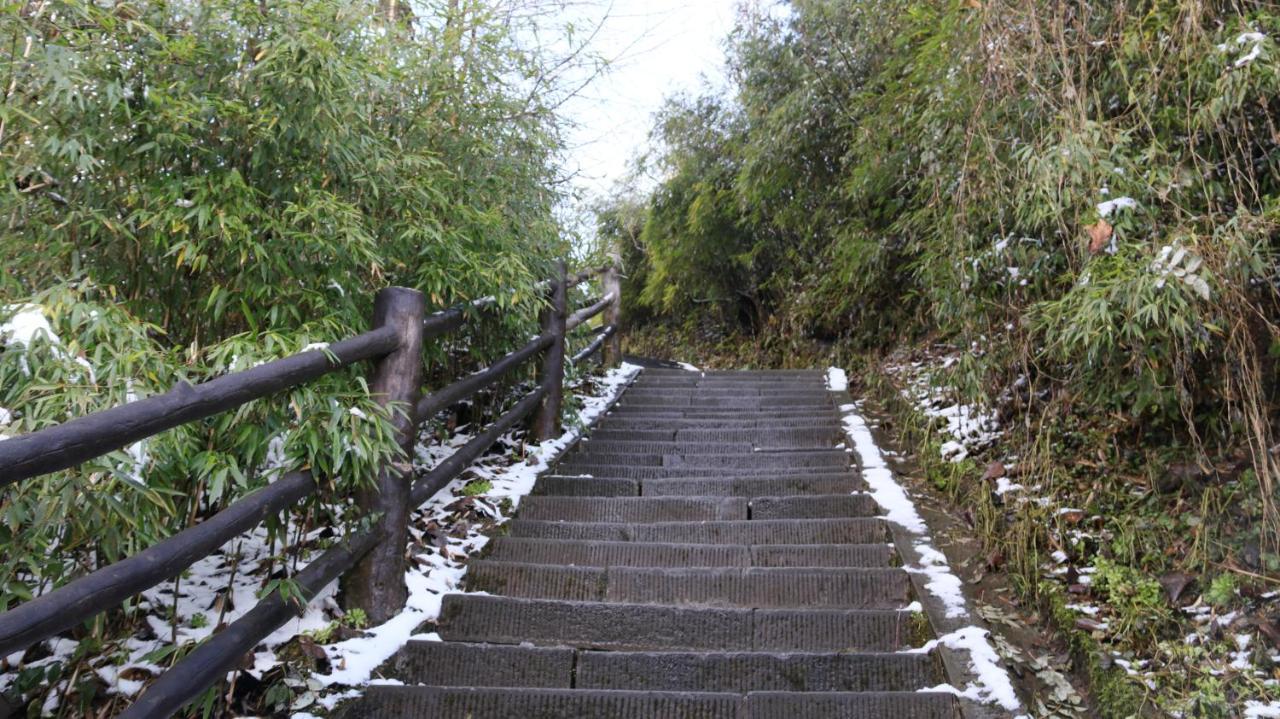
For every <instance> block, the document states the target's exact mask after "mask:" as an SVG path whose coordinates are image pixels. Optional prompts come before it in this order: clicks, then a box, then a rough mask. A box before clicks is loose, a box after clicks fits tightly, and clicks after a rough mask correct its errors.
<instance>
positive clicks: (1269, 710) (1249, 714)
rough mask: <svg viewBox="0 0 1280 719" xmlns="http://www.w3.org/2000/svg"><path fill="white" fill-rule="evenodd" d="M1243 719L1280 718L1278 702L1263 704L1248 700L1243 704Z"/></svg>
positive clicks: (1279, 704) (1279, 702)
mask: <svg viewBox="0 0 1280 719" xmlns="http://www.w3.org/2000/svg"><path fill="white" fill-rule="evenodd" d="M1244 717H1245V719H1276V718H1277V717H1280V701H1270V702H1267V703H1266V704H1263V703H1262V702H1259V701H1253V700H1248V701H1246V702H1245V703H1244Z"/></svg>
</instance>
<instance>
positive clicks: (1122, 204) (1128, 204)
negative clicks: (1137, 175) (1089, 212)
mask: <svg viewBox="0 0 1280 719" xmlns="http://www.w3.org/2000/svg"><path fill="white" fill-rule="evenodd" d="M1137 206H1138V201H1137V200H1135V199H1133V198H1132V197H1117V198H1116V199H1114V200H1107V201H1106V202H1099V203H1098V216H1100V217H1110V216H1111V213H1112V212H1115V211H1116V210H1119V209H1123V210H1132V209H1133V208H1135V207H1137Z"/></svg>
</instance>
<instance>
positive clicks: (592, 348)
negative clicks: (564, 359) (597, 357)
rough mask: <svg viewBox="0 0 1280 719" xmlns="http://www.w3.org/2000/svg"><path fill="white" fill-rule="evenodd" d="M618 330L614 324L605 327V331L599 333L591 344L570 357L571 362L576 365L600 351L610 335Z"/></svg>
mask: <svg viewBox="0 0 1280 719" xmlns="http://www.w3.org/2000/svg"><path fill="white" fill-rule="evenodd" d="M617 331H618V328H617V327H614V326H613V325H609V326H608V327H605V328H604V332H601V333H600V334H599V335H597V336H596V338H595V339H594V340H592V342H591V344H589V345H587V346H586V347H584V348H583V349H582V351H581V352H579V353H578V354H576V355H574V356H572V357H570V358H569V364H571V365H576V364H578V363H579V362H581V361H582V360H584V359H586V358H588V357H590V356H591V355H593V354H595V353H596V352H598V351H599V350H600V348H601V347H604V343H605V341H606V340H608V339H609V338H610V337H612V336H613V334H614V333H615V332H617Z"/></svg>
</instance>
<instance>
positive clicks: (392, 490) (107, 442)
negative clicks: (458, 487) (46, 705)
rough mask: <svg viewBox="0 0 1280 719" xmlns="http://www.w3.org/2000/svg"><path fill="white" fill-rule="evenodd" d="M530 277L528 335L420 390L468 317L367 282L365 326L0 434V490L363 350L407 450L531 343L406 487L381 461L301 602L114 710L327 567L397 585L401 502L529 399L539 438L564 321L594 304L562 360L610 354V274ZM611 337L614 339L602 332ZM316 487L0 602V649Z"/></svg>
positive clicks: (375, 388)
mask: <svg viewBox="0 0 1280 719" xmlns="http://www.w3.org/2000/svg"><path fill="white" fill-rule="evenodd" d="M597 275H600V276H601V279H602V285H603V289H604V296H603V297H602V298H600V299H599V300H596V301H594V302H592V303H590V304H589V305H588V306H586V307H584V308H582V309H580V310H578V311H577V312H575V313H574V314H573V315H571V316H570V315H569V314H568V311H567V309H568V308H567V306H566V305H567V301H566V297H567V291H568V289H569V288H570V287H573V286H576V285H578V284H581V283H582V282H585V281H587V280H588V279H591V278H592V277H595V276H597ZM539 287H540V288H544V289H546V291H547V292H548V295H549V299H550V300H551V302H550V306H549V307H548V308H547V309H546V310H544V312H543V317H542V328H543V330H542V332H541V333H540V334H539V336H538V337H536V338H534V339H533V340H532V341H531V342H529V343H528V344H526V345H525V346H523V347H521V348H519V349H517V350H515V351H513V352H511V353H510V354H508V355H506V356H505V357H503V358H502V359H499V360H498V361H497V362H495V363H493V364H492V365H491V366H490V367H489V368H487V369H485V370H482V371H480V372H477V373H475V374H472V375H469V376H467V377H464V378H461V379H459V380H457V381H455V382H454V383H452V384H450V385H448V386H447V387H445V388H443V389H441V390H439V391H437V392H435V393H433V394H431V395H429V396H427V397H425V398H421V400H419V398H418V395H419V394H420V385H421V381H422V375H423V368H422V357H421V348H422V345H423V343H424V342H426V341H427V340H430V339H433V338H435V337H438V336H440V335H442V334H445V333H447V332H451V331H453V330H456V329H459V328H461V327H462V326H463V325H464V324H465V323H466V321H467V318H468V317H467V313H466V311H464V310H463V309H461V308H451V309H449V310H444V311H442V312H437V313H434V314H430V315H427V314H425V312H424V305H425V299H424V297H423V295H422V293H420V292H417V291H416V290H410V289H406V288H400V287H390V288H386V289H384V290H382V291H380V292H379V293H378V296H377V298H376V301H375V310H374V324H375V327H374V329H372V330H370V331H369V332H365V333H363V334H361V335H358V336H356V337H352V338H349V339H345V340H342V341H340V342H335V343H333V344H331V345H329V346H327V347H324V348H321V349H313V350H309V351H304V352H301V353H299V354H297V355H293V356H291V357H286V358H284V359H280V360H276V361H274V362H270V363H267V364H264V365H261V366H259V367H254V368H252V369H248V370H245V371H243V372H237V373H234V374H230V375H227V376H224V377H219V378H217V379H214V380H211V381H209V382H205V383H202V384H200V385H196V386H192V385H190V384H187V383H185V382H184V383H180V384H179V385H177V386H176V387H174V388H173V389H172V390H170V391H169V392H167V393H166V394H163V395H157V396H155V397H150V398H147V399H142V400H138V401H135V402H129V403H127V404H124V405H121V406H119V407H114V408H112V409H109V410H105V411H103V412H97V413H94V414H91V415H87V416H84V417H79V418H77V419H73V420H71V421H68V422H65V423H63V424H61V425H58V426H56V427H50V428H48V429H44V430H40V431H38V432H33V433H31V434H27V435H21V436H17V437H13V438H10V439H8V440H7V441H5V442H0V488H2V487H4V486H6V485H9V484H13V483H16V482H19V481H22V480H25V479H30V478H32V477H35V476H38V475H41V474H47V473H49V472H55V471H58V470H61V469H66V468H68V467H72V466H75V465H76V464H79V463H80V462H83V461H86V460H88V459H92V458H94V457H97V456H100V455H102V454H105V453H107V452H110V451H113V450H116V449H119V448H121V447H124V446H127V445H129V444H131V443H133V442H137V441H139V440H142V439H145V438H147V437H150V436H152V435H155V434H157V433H159V432H162V431H164V430H167V429H171V428H173V427H177V426H179V425H182V424H186V423H188V422H193V421H197V420H200V419H203V418H205V417H209V416H211V415H214V414H218V413H220V412H225V411H227V410H230V409H234V408H236V407H238V406H240V405H242V404H245V403H248V402H251V401H254V400H257V399H261V398H263V397H267V396H270V395H273V394H276V393H278V392H281V391H283V390H286V389H289V388H292V387H296V386H298V385H301V384H305V383H307V382H310V381H312V380H315V379H316V378H318V377H321V376H323V375H325V374H328V373H330V372H334V371H337V370H339V369H341V368H343V367H348V366H350V365H353V364H355V363H357V362H360V361H363V360H374V361H376V362H377V364H376V365H375V366H374V368H373V371H372V373H371V380H370V383H369V384H370V390H371V392H372V393H373V394H375V395H376V396H377V397H378V399H379V401H380V402H382V403H383V404H384V405H386V404H389V403H392V402H405V403H407V404H409V405H410V406H413V407H414V409H415V411H414V412H413V416H412V417H401V418H399V424H398V425H397V430H398V433H399V437H400V439H401V447H402V448H403V449H405V451H406V452H408V451H410V450H411V448H412V443H413V438H414V437H415V436H416V434H417V425H418V424H419V423H421V422H422V421H424V420H425V419H428V418H429V417H431V416H432V415H434V414H435V413H436V412H439V411H440V410H442V409H444V408H446V407H448V406H450V405H452V404H454V403H457V402H460V401H462V400H465V399H467V398H468V397H471V396H472V395H474V394H475V393H477V392H479V391H480V390H482V389H484V388H485V387H487V386H489V385H491V384H493V383H494V382H495V381H497V380H498V379H499V378H501V377H502V376H504V375H505V374H507V373H508V372H510V371H512V370H513V369H515V368H516V367H518V366H520V365H521V364H523V363H524V362H526V361H527V360H529V359H531V358H532V357H533V356H534V355H536V354H539V353H541V354H542V355H543V365H542V369H541V373H540V377H539V382H538V386H537V388H536V389H534V390H533V391H532V392H530V393H528V394H527V395H526V396H525V397H524V398H522V399H521V400H520V401H519V402H518V403H516V405H515V406H514V407H512V408H511V409H510V410H508V411H507V412H506V413H505V414H503V415H502V416H501V417H499V418H498V419H496V420H495V421H494V422H493V423H492V424H490V425H489V426H488V427H487V428H486V429H485V431H483V432H481V433H480V434H478V435H477V436H476V437H474V438H472V439H471V440H470V441H469V442H467V443H466V444H465V445H463V446H462V447H460V448H459V449H458V450H457V451H456V452H454V454H453V455H452V456H450V457H449V458H448V459H447V460H445V461H444V462H442V463H440V464H439V465H437V466H436V467H434V468H433V469H432V470H431V471H430V472H428V473H427V474H426V475H424V476H423V477H421V478H420V479H418V480H417V481H416V482H414V483H413V484H412V485H410V484H409V483H408V482H407V481H405V479H406V477H405V474H406V472H407V469H406V468H407V466H408V465H407V463H405V464H396V465H394V466H388V467H383V468H382V469H381V470H380V471H379V476H378V489H379V491H377V492H371V493H369V494H370V496H368V497H358V498H357V504H358V506H359V507H360V509H361V510H362V512H363V513H364V514H366V515H370V516H378V517H379V519H378V520H377V521H376V522H375V523H374V524H372V525H371V526H368V527H366V528H364V529H361V530H359V531H356V532H353V533H351V534H349V535H348V536H346V537H344V538H342V539H341V540H339V541H338V542H336V543H335V544H334V545H333V546H332V547H330V548H329V549H328V550H327V551H325V552H324V553H323V554H321V555H320V556H319V557H317V558H316V559H315V560H314V561H312V562H310V563H309V564H308V565H307V566H306V567H305V568H304V569H302V570H301V571H300V572H298V573H297V574H296V575H294V576H293V578H292V580H293V585H294V587H293V591H294V592H296V593H298V594H300V596H301V598H302V600H304V601H302V602H299V601H298V600H297V597H286V596H284V595H282V593H281V592H280V590H276V591H274V592H272V593H271V594H270V595H268V596H267V597H266V598H264V599H263V600H262V601H260V602H259V603H258V605H257V606H255V607H254V608H253V609H252V610H251V611H249V612H248V613H247V614H245V615H243V616H242V617H240V618H239V619H237V620H235V621H234V622H232V623H231V624H230V625H228V626H227V627H226V628H224V629H222V630H221V631H219V632H217V633H216V634H214V635H213V636H212V637H211V638H210V639H209V640H208V641H206V642H205V643H203V644H202V645H200V646H199V647H197V648H196V649H194V650H193V651H192V652H191V653H190V654H188V655H187V656H186V657H184V658H183V659H182V660H181V661H179V662H178V663H177V664H175V665H174V666H173V667H171V668H170V669H169V670H168V671H167V672H165V673H164V674H162V675H161V676H160V677H159V678H158V679H157V680H156V682H155V683H154V684H152V686H151V687H149V688H148V689H147V690H146V692H145V693H144V694H143V695H142V696H141V697H140V698H139V699H138V700H137V701H136V702H134V704H133V705H132V706H130V707H129V708H128V709H127V710H125V712H124V713H123V714H121V717H122V718H124V719H127V718H128V717H157V716H169V715H171V714H173V713H174V712H176V711H177V710H179V709H180V708H181V707H182V706H183V705H184V704H186V703H187V702H188V701H190V700H191V699H192V698H194V697H195V696H197V695H198V694H200V693H201V692H203V691H204V689H205V688H206V687H208V686H210V685H211V684H213V683H214V682H216V681H217V680H218V679H219V678H220V677H222V676H225V674H226V672H227V671H230V670H231V669H232V668H234V666H235V664H236V663H237V662H238V661H239V660H240V659H241V657H243V656H244V654H245V653H246V652H248V651H250V650H252V648H253V647H254V646H255V645H256V644H257V643H258V642H260V641H261V640H262V639H263V638H264V637H265V636H267V635H268V634H270V633H271V632H273V631H274V630H276V629H277V628H279V627H280V626H282V625H283V624H284V623H285V622H287V621H288V620H289V619H290V618H291V617H294V616H297V615H298V614H299V613H300V612H301V611H302V610H303V609H305V606H306V603H307V602H309V601H310V600H311V599H312V598H314V597H315V596H316V595H317V594H318V593H319V592H320V591H321V590H322V589H324V587H325V586H327V585H329V584H330V583H332V582H333V581H334V580H335V579H337V578H338V577H339V576H342V575H347V574H349V573H351V572H352V571H353V570H354V573H355V574H356V575H359V576H360V578H361V579H362V580H363V579H369V580H375V579H378V580H383V581H384V583H385V582H386V581H387V580H389V581H390V582H391V584H393V585H394V584H397V583H398V584H399V585H403V583H404V579H403V578H404V544H405V537H406V533H407V530H406V521H407V517H408V513H409V511H410V509H411V508H412V507H413V506H416V505H419V504H421V503H422V502H424V501H425V500H426V499H427V498H429V497H430V496H432V495H433V494H434V493H435V492H436V491H437V490H438V489H439V488H440V487H442V486H444V485H445V484H447V483H448V482H449V481H451V480H452V479H453V478H454V477H456V476H457V475H458V474H459V473H461V472H462V471H463V470H464V469H466V467H467V466H468V465H469V464H470V463H471V461H472V460H474V459H475V458H476V457H478V456H480V455H481V454H482V453H484V452H485V451H486V450H487V449H488V448H489V447H490V446H492V445H493V444H494V443H495V442H496V441H497V440H498V439H499V438H500V437H501V436H502V435H503V434H505V433H506V432H507V431H509V430H510V429H511V428H512V427H513V426H514V425H515V424H516V423H517V422H519V421H521V420H522V419H524V418H525V417H527V416H528V415H530V414H531V413H533V412H534V410H538V417H537V421H536V425H535V431H536V434H537V435H538V439H539V440H545V439H549V438H550V437H551V436H553V435H554V434H556V433H558V432H559V431H560V427H559V416H560V405H561V399H562V396H563V379H564V363H565V361H566V359H565V339H566V336H567V334H568V331H569V330H570V329H573V328H575V327H577V326H579V325H581V324H583V323H585V322H586V321H587V320H589V319H591V318H592V317H595V316H596V315H598V314H600V313H601V312H604V313H605V317H604V320H605V322H606V325H605V328H604V331H603V332H602V333H601V334H600V336H599V337H597V338H596V340H595V341H593V342H592V343H591V344H590V345H589V346H588V347H587V348H586V349H584V350H583V351H582V352H579V353H578V354H576V355H574V357H573V358H572V359H571V360H570V361H571V362H573V363H577V362H581V361H582V360H583V359H586V358H587V357H589V356H590V355H592V354H594V353H595V352H597V351H599V350H601V348H604V350H605V357H604V362H605V363H606V364H610V365H613V364H617V363H618V362H619V360H620V358H621V352H620V349H621V348H620V345H619V344H618V343H617V322H618V316H619V312H618V309H619V302H618V298H619V295H620V293H619V281H618V273H617V269H616V268H614V267H609V266H605V267H600V268H588V269H586V270H583V271H580V272H577V273H575V274H573V275H571V276H570V275H567V274H566V272H565V269H564V263H560V264H559V269H558V272H557V276H556V277H554V278H552V279H550V280H546V281H544V282H542V283H540V284H539ZM492 305H493V303H486V304H485V305H484V306H481V307H480V309H481V310H484V311H492V310H493V307H492ZM610 339H613V340H614V341H613V342H609V343H607V344H606V342H607V340H610ZM408 456H409V455H408V454H406V457H408ZM316 489H317V485H316V482H315V480H314V479H313V478H312V476H311V474H310V473H309V472H294V473H290V474H288V475H286V476H284V477H282V478H281V479H279V480H277V481H276V482H274V483H272V484H271V485H269V486H267V487H265V488H263V489H260V490H258V491H256V492H254V493H252V494H250V495H248V496H246V497H244V498H242V499H240V500H238V501H236V502H234V503H232V504H231V505H229V506H228V507H226V508H225V509H223V510H222V511H220V512H218V513H217V514H215V515H214V516H212V517H210V518H208V519H206V520H204V521H203V522H201V523H200V524H197V525H195V526H193V527H190V528H188V529H186V530H184V531H182V532H179V533H178V534H175V535H174V536H172V537H170V538H168V539H165V540H163V541H161V542H159V543H157V544H156V545H154V546H152V547H149V548H147V549H146V550H143V551H142V552H139V553H138V554H136V555H134V556H132V557H128V558H126V559H123V560H121V561H119V562H116V563H115V564H111V565H109V566H106V567H102V568H101V569H98V570H97V571H94V572H92V573H90V574H88V575H86V576H84V577H81V578H79V579H76V580H75V581H72V582H70V583H68V584H66V585H63V586H62V587H59V588H58V589H55V590H53V591H51V592H49V593H47V594H44V595H42V596H40V597H38V598H36V599H33V600H31V601H29V602H26V603H23V604H21V605H19V606H17V607H15V608H13V609H11V610H9V611H7V612H4V613H0V656H5V655H8V654H11V653H13V652H15V651H19V650H23V649H26V648H27V647H29V646H31V645H33V644H35V643H36V642H38V641H41V640H43V639H47V638H49V637H51V636H53V635H55V634H57V633H58V632H61V631H65V630H67V629H70V628H72V627H74V626H76V625H78V624H80V623H81V622H83V621H85V620H86V619H88V618H90V617H92V616H94V615H96V614H98V613H100V612H103V611H106V610H108V609H111V608H113V607H115V606H118V605H119V604H121V603H122V602H124V601H125V600H127V599H128V598H129V597H130V596H133V595H135V594H137V593H139V592H142V591H144V590H146V589H150V588H151V587H154V586H156V585H157V584H160V583H161V582H163V581H165V580H167V579H170V578H172V577H173V576H175V575H177V574H179V573H180V572H182V571H183V570H185V569H187V568H188V567H190V566H191V565H192V564H193V563H195V562H196V561H198V560H200V559H202V558H204V557H206V556H208V555H209V554H210V553H211V552H212V551H214V550H215V549H217V548H218V547H220V546H221V545H223V544H224V543H225V542H227V541H229V540H231V539H232V538H234V537H236V536H238V535H240V534H242V533H243V532H245V531H248V530H250V529H252V528H253V527H256V526H257V525H258V524H260V523H261V522H262V521H263V520H264V519H265V518H267V517H269V516H271V515H273V514H275V513H277V512H279V511H281V510H283V509H286V508H288V507H290V506H292V505H293V504H295V503H296V502H298V501H300V500H302V499H304V498H306V497H308V496H311V495H312V494H314V493H315V492H316ZM362 583H363V582H362ZM367 584H378V582H377V581H369V582H367ZM354 594H355V596H354V597H353V599H352V601H353V603H354V604H355V605H356V606H358V607H359V608H361V609H363V610H364V611H365V612H367V613H368V614H369V615H370V616H371V617H375V618H376V617H378V616H381V615H385V614H388V613H391V614H394V613H395V612H397V611H398V610H399V609H400V606H399V605H400V604H403V602H404V595H405V592H404V587H403V586H400V587H399V588H398V591H397V588H396V587H394V586H393V587H391V590H390V592H386V591H383V592H379V591H373V592H356V593H354Z"/></svg>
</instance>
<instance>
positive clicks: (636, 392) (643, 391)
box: [626, 385, 834, 402]
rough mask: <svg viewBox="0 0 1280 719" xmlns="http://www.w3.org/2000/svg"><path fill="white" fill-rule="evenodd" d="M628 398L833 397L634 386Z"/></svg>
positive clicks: (812, 392) (820, 392)
mask: <svg viewBox="0 0 1280 719" xmlns="http://www.w3.org/2000/svg"><path fill="white" fill-rule="evenodd" d="M626 396H627V398H628V399H630V400H632V401H635V400H664V399H675V400H682V399H688V398H692V399H695V400H698V399H759V400H774V399H778V400H789V399H793V398H803V399H809V400H813V401H815V402H830V401H832V397H833V396H834V395H832V394H831V393H830V392H828V391H827V390H825V389H822V388H814V389H797V388H792V389H774V388H772V387H766V388H754V389H753V388H747V387H728V388H723V389H721V388H710V387H702V388H699V387H693V386H688V387H650V386H640V385H634V386H632V387H630V388H629V389H628V390H627V394H626Z"/></svg>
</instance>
